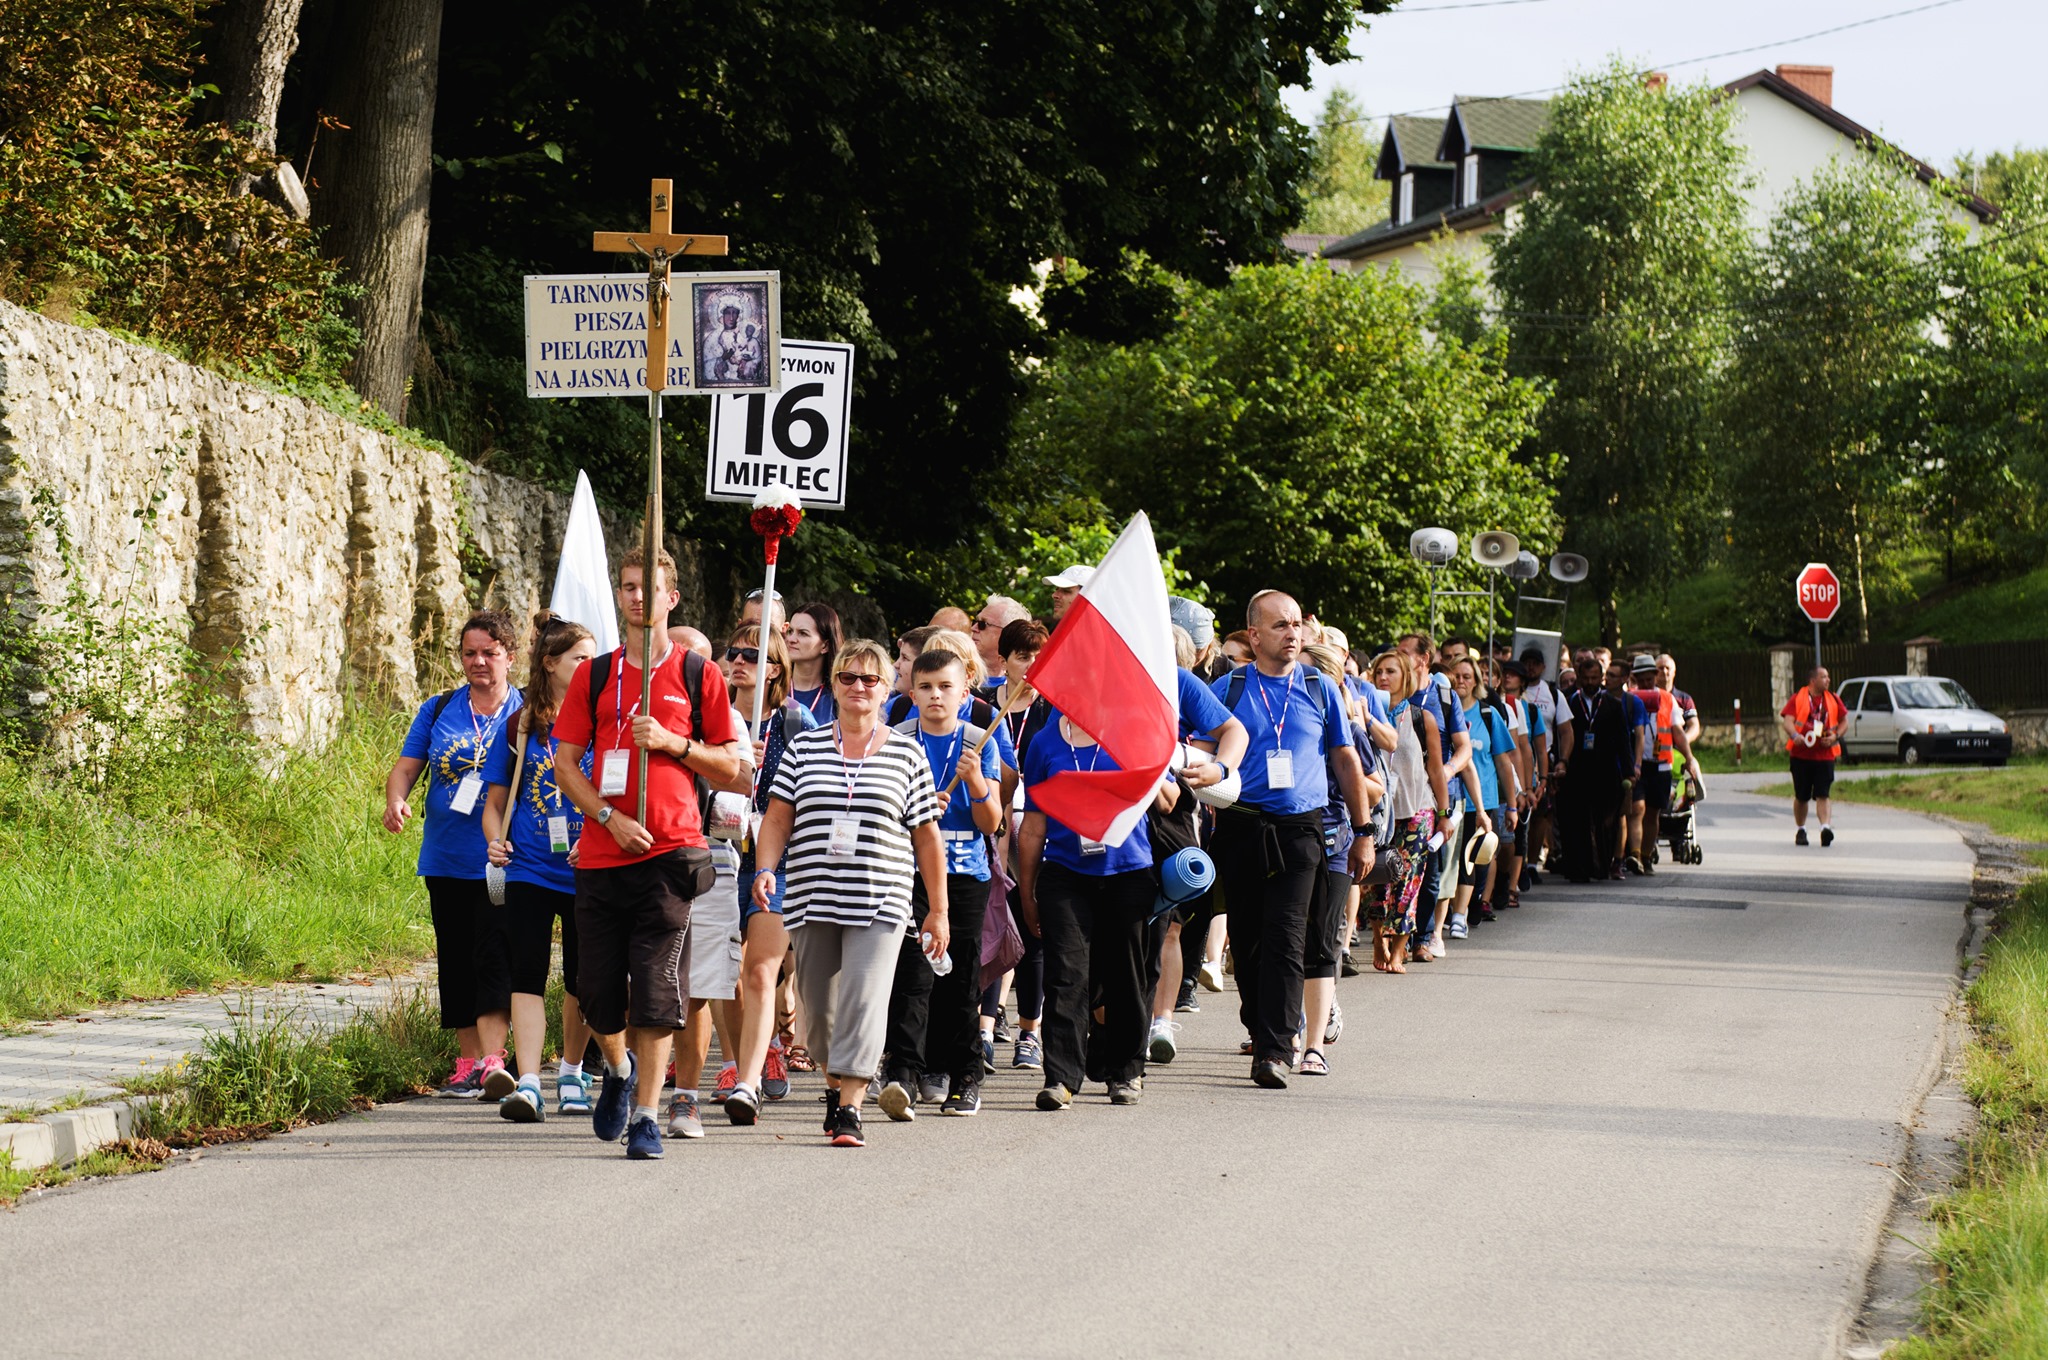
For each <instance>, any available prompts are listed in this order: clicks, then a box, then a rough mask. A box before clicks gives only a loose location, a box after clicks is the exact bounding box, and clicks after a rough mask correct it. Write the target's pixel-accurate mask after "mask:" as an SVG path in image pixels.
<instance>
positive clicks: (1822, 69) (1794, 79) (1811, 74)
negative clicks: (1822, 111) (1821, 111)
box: [1778, 66, 1835, 108]
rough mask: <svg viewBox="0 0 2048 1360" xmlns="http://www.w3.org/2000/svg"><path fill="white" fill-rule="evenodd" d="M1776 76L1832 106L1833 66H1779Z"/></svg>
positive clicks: (1833, 93) (1833, 100)
mask: <svg viewBox="0 0 2048 1360" xmlns="http://www.w3.org/2000/svg"><path fill="white" fill-rule="evenodd" d="M1778 76H1779V78H1780V79H1781V80H1783V81H1784V82H1785V83H1786V84H1787V85H1792V86H1796V87H1797V88H1798V89H1800V90H1801V91H1803V92H1804V93H1806V94H1810V95H1812V96H1813V97H1814V98H1815V99H1818V100H1819V101H1820V102H1821V103H1823V104H1826V105H1827V106H1828V107H1830V108H1833V107H1834V103H1835V68H1834V67H1832V66H1780V67H1779V68H1778Z"/></svg>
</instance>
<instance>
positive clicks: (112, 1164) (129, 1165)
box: [0, 1138, 172, 1209]
mask: <svg viewBox="0 0 2048 1360" xmlns="http://www.w3.org/2000/svg"><path fill="white" fill-rule="evenodd" d="M171 1155H172V1154H171V1149H170V1148H169V1147H168V1146H166V1145H164V1144H162V1143H157V1142H152V1141H151V1140H149V1139H144V1138H127V1139H123V1140H122V1141H121V1142H118V1143H110V1144H108V1145H107V1146H106V1147H103V1148H94V1149H93V1150H92V1151H91V1152H88V1153H86V1154H85V1155H84V1156H83V1157H80V1158H79V1159H78V1160H77V1161H75V1162H73V1163H72V1164H71V1165H70V1166H39V1167H37V1168H35V1169H34V1170H32V1171H31V1170H28V1169H27V1168H21V1169H16V1167H15V1165H14V1154H13V1153H12V1152H7V1151H0V1209H12V1208H13V1207H14V1206H15V1205H16V1204H18V1203H19V1202H20V1201H21V1197H22V1196H23V1195H26V1194H30V1193H32V1192H34V1191H37V1190H54V1189H55V1188H56V1187H58V1186H60V1185H69V1184H71V1183H72V1182H73V1181H84V1180H95V1179H100V1178H103V1177H107V1176H128V1175H133V1174H134V1173H135V1172H138V1171H154V1170H156V1169H157V1168H158V1167H159V1166H161V1165H163V1164H164V1163H165V1162H166V1161H168V1160H170V1157H171Z"/></svg>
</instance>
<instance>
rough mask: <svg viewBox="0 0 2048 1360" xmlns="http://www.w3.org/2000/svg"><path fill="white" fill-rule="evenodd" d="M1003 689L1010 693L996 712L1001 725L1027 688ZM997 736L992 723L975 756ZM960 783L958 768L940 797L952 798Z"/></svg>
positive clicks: (983, 734) (1013, 686)
mask: <svg viewBox="0 0 2048 1360" xmlns="http://www.w3.org/2000/svg"><path fill="white" fill-rule="evenodd" d="M1003 688H1004V689H1006V690H1008V691H1009V693H1008V694H1007V695H1005V696H1004V698H1003V706H1002V707H1001V708H1000V709H997V710H996V723H1000V722H1002V720H1003V719H1005V718H1007V717H1009V716H1010V713H1011V711H1012V710H1013V709H1015V708H1016V707H1017V701H1018V700H1019V699H1022V698H1023V697H1024V690H1025V688H1026V687H1025V686H1023V685H1005V686H1003ZM995 734H996V728H995V723H991V724H990V725H989V729H988V731H986V732H983V733H982V734H981V740H980V741H978V742H976V743H975V744H974V754H975V756H976V757H977V758H979V757H980V755H981V748H982V747H984V746H986V745H988V741H989V738H990V737H993V736H994V735H995ZM959 782H960V770H959V768H958V767H957V766H956V767H955V768H954V770H953V777H952V778H951V779H949V780H947V781H946V787H944V788H943V789H940V790H939V797H941V798H947V797H951V796H952V793H953V789H954V787H955V786H956V785H958V784H959Z"/></svg>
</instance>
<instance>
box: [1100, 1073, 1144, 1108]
mask: <svg viewBox="0 0 2048 1360" xmlns="http://www.w3.org/2000/svg"><path fill="white" fill-rule="evenodd" d="M1144 1094H1145V1079H1144V1078H1143V1077H1133V1078H1131V1079H1130V1080H1129V1081H1113V1082H1111V1083H1110V1084H1109V1103H1110V1104H1112V1105H1135V1104H1137V1103H1138V1100H1139V1097H1141V1096H1143V1095H1144Z"/></svg>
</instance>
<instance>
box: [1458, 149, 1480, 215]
mask: <svg viewBox="0 0 2048 1360" xmlns="http://www.w3.org/2000/svg"><path fill="white" fill-rule="evenodd" d="M1478 201H1479V153H1478V152H1477V151H1468V152H1466V153H1465V159H1464V161H1463V163H1462V164H1460V165H1459V167H1458V202H1459V203H1460V204H1462V205H1463V206H1465V207H1470V206H1472V205H1473V204H1474V203H1477V202H1478Z"/></svg>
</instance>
